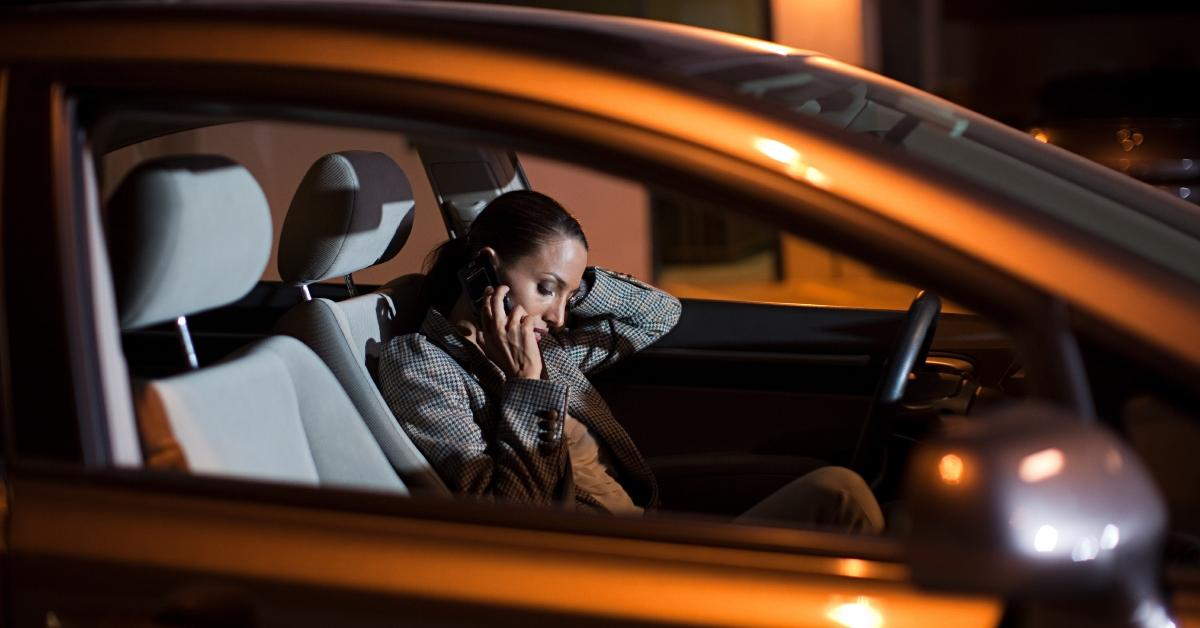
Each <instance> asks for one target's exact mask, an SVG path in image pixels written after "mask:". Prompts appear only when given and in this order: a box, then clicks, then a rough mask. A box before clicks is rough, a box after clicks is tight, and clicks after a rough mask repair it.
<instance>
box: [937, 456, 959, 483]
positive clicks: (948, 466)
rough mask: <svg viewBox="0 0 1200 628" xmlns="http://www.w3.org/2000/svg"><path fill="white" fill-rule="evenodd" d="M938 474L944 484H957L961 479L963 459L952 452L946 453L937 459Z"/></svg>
mask: <svg viewBox="0 0 1200 628" xmlns="http://www.w3.org/2000/svg"><path fill="white" fill-rule="evenodd" d="M938 474H940V475H941V476H942V481H943V482H945V483H946V484H958V483H959V482H961V481H962V476H963V460H962V458H959V457H958V456H956V455H954V454H946V455H944V456H942V459H941V460H940V461H938Z"/></svg>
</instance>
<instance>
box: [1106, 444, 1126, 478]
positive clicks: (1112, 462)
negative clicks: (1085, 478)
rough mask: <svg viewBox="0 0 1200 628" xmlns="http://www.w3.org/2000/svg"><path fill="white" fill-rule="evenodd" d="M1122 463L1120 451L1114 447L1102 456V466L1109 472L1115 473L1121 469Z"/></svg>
mask: <svg viewBox="0 0 1200 628" xmlns="http://www.w3.org/2000/svg"><path fill="white" fill-rule="evenodd" d="M1122 464H1123V461H1122V460H1121V452H1119V451H1117V450H1116V449H1110V450H1108V453H1107V454H1105V456H1104V468H1105V469H1108V472H1109V473H1116V472H1118V471H1120V470H1121V466H1122Z"/></svg>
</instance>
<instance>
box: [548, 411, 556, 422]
mask: <svg viewBox="0 0 1200 628" xmlns="http://www.w3.org/2000/svg"><path fill="white" fill-rule="evenodd" d="M546 418H547V419H550V420H551V421H557V420H558V410H550V411H549V412H547V413H546Z"/></svg>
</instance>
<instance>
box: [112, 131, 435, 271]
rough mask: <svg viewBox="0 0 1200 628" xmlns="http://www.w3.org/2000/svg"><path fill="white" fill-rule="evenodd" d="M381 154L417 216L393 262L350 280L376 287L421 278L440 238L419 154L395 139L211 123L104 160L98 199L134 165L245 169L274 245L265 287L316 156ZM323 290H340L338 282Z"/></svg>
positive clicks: (368, 133)
mask: <svg viewBox="0 0 1200 628" xmlns="http://www.w3.org/2000/svg"><path fill="white" fill-rule="evenodd" d="M347 148H353V149H355V150H371V151H380V152H382V153H385V154H387V155H388V156H389V157H391V158H392V159H394V160H395V161H396V163H397V164H399V165H400V167H401V168H402V169H403V170H404V172H405V173H406V174H407V176H408V178H409V181H410V183H411V184H412V186H413V193H414V195H415V200H416V211H417V215H416V218H415V221H414V223H413V231H412V234H411V235H410V236H409V241H408V244H407V245H406V246H405V247H404V248H403V249H402V250H401V251H400V253H399V254H398V255H397V256H396V257H395V258H393V259H392V260H391V261H389V262H387V263H385V264H381V265H379V266H377V267H374V268H370V269H367V270H365V271H362V272H360V273H356V274H355V276H354V280H355V281H356V282H358V283H362V284H368V285H379V284H382V283H386V282H387V281H389V280H391V279H394V278H396V277H399V276H400V275H403V274H405V273H414V272H420V270H421V265H422V263H423V261H424V257H423V256H424V253H425V252H428V251H429V250H430V249H432V248H433V246H434V245H435V244H437V243H438V242H441V241H442V240H444V239H445V238H446V230H445V227H444V226H443V222H442V219H441V217H440V215H439V214H438V211H437V203H436V202H435V201H434V197H433V191H432V190H431V189H430V187H429V181H428V179H427V178H426V177H425V176H424V174H423V171H422V168H421V162H420V160H419V159H418V157H417V151H416V149H415V148H413V147H412V145H411V144H410V142H409V141H408V138H407V137H405V136H404V135H403V134H400V133H395V132H386V133H385V132H379V131H372V130H366V129H356V128H345V127H330V126H319V125H305V124H296V123H290V122H282V121H268V120H256V121H245V122H235V123H230V124H216V125H211V126H204V127H201V128H197V129H191V130H186V131H181V132H177V133H170V134H167V135H164V136H161V137H155V138H152V139H148V140H145V141H142V142H138V143H135V144H132V145H130V146H126V147H124V148H120V149H117V150H115V151H112V152H110V153H108V154H106V155H104V158H103V179H102V181H101V188H102V197H103V198H105V199H107V198H109V197H110V196H111V195H112V192H113V190H114V189H115V188H116V186H117V184H118V183H119V182H120V181H121V179H123V178H124V177H125V175H126V174H128V173H129V171H130V170H132V169H133V168H134V167H135V166H136V165H137V164H139V163H142V162H144V161H146V160H149V159H153V158H156V157H162V156H165V155H180V154H197V153H198V154H217V155H223V156H226V157H228V158H230V159H232V160H234V161H236V162H237V163H240V164H242V165H244V166H246V168H247V169H249V170H250V172H251V174H253V175H254V178H255V180H257V181H258V184H259V185H260V186H262V188H263V192H264V193H265V194H266V195H267V201H268V203H269V204H270V207H271V220H272V223H273V225H274V227H275V243H276V246H275V247H273V248H272V250H271V259H270V261H269V262H268V263H267V266H266V268H265V269H264V270H263V275H262V279H263V280H264V281H279V269H278V265H277V259H278V246H277V245H278V239H279V231H280V229H282V227H283V221H284V217H285V216H286V215H287V210H288V207H289V206H290V205H291V202H292V197H293V195H295V193H296V189H297V187H298V186H299V185H300V181H301V179H302V178H303V177H304V173H305V172H306V171H307V170H308V168H309V166H311V165H312V164H313V162H315V161H316V160H317V159H318V158H319V157H321V156H322V155H326V154H329V153H333V152H336V151H339V150H345V149H347ZM326 282H327V283H341V282H342V280H341V279H339V278H332V279H328V280H326Z"/></svg>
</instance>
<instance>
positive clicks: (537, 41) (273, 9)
mask: <svg viewBox="0 0 1200 628" xmlns="http://www.w3.org/2000/svg"><path fill="white" fill-rule="evenodd" d="M23 12H26V13H27V14H30V15H38V14H40V15H92V16H102V15H131V14H141V15H153V14H159V13H164V12H187V13H193V14H198V15H200V14H212V15H221V16H229V15H231V14H232V15H238V16H240V17H250V16H260V17H268V18H276V19H287V20H297V19H299V20H303V21H310V20H311V21H319V22H321V23H341V24H346V25H354V26H364V25H368V26H374V27H377V28H381V29H386V30H393V29H402V30H404V31H406V32H410V33H420V34H425V35H429V36H432V37H447V38H452V39H457V40H462V39H469V40H472V41H476V42H477V43H485V44H496V45H508V46H515V47H518V48H523V49H537V48H545V49H547V50H553V51H555V52H556V53H558V54H568V55H570V56H571V58H572V59H573V60H576V61H587V60H591V61H594V62H598V63H602V64H603V65H608V66H615V67H622V68H624V69H630V70H640V71H642V72H643V73H644V72H647V71H650V70H653V69H654V68H663V67H671V66H675V65H676V64H685V63H686V64H691V63H700V62H704V61H714V60H718V59H725V58H729V57H731V56H742V55H753V54H791V55H812V54H816V53H813V52H811V51H805V50H799V49H795V48H791V47H789V46H784V45H781V44H775V43H771V42H766V41H763V40H759V39H754V38H751V37H745V36H741V35H736V34H732V33H723V32H719V31H714V30H710V29H705V28H698V27H693V26H687V25H682V24H673V23H669V22H660V21H655V20H649V19H641V18H634V17H620V16H610V15H598V14H592V13H580V12H574V11H560V10H554V9H542V8H528V7H513V6H504V5H494V4H479V3H460V2H423V1H400V0H253V1H249V2H239V1H237V0H182V1H178V0H132V1H117V2H114V1H102V2H66V3H55V4H50V5H37V6H34V7H26V8H25V10H24V11H23Z"/></svg>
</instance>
